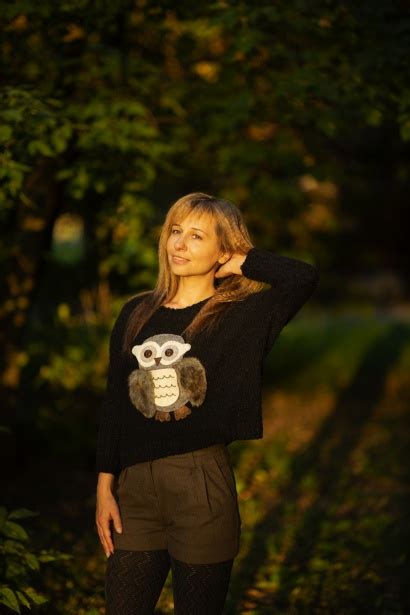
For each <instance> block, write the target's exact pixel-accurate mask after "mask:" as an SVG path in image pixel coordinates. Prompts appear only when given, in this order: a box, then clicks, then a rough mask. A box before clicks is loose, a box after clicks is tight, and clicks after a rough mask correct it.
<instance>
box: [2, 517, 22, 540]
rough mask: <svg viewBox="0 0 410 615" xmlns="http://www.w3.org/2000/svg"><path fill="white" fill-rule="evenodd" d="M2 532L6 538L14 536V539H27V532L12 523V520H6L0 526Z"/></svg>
mask: <svg viewBox="0 0 410 615" xmlns="http://www.w3.org/2000/svg"><path fill="white" fill-rule="evenodd" d="M0 531H1V533H2V534H4V535H5V536H7V537H8V538H15V539H16V540H28V534H27V532H26V530H25V529H24V528H23V527H21V525H18V523H14V522H13V521H6V523H5V524H4V525H3V526H2V527H1V528H0Z"/></svg>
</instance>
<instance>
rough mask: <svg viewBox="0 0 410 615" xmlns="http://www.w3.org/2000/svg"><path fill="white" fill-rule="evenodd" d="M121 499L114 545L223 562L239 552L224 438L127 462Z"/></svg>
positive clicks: (238, 527)
mask: <svg viewBox="0 0 410 615" xmlns="http://www.w3.org/2000/svg"><path fill="white" fill-rule="evenodd" d="M117 501H118V507H119V510H120V515H121V520H122V527H123V530H122V533H117V532H116V531H115V528H113V530H112V538H113V543H114V548H115V549H129V550H141V551H146V550H151V549H168V551H169V553H170V555H172V557H174V558H175V559H178V560H180V561H183V562H187V563H191V564H210V563H212V562H221V561H224V560H227V559H230V558H232V557H235V556H236V555H237V554H238V552H239V539H240V533H241V517H240V513H239V506H238V498H237V491H236V481H235V475H234V473H233V469H232V465H231V460H230V456H229V451H228V449H227V447H226V446H225V445H224V444H213V445H212V446H208V447H206V448H201V449H198V450H196V451H193V452H190V453H182V454H179V455H170V456H168V457H161V458H160V459H154V460H153V461H143V462H140V463H136V464H135V465H132V466H129V467H127V468H124V469H123V470H122V471H121V473H120V475H119V477H118V485H117Z"/></svg>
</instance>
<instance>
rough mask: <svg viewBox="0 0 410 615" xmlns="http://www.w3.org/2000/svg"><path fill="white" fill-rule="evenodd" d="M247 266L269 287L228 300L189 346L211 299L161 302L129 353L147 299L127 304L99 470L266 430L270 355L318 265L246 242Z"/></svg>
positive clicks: (117, 330)
mask: <svg viewBox="0 0 410 615" xmlns="http://www.w3.org/2000/svg"><path fill="white" fill-rule="evenodd" d="M241 270H242V273H243V275H244V276H246V277H247V278H250V279H253V280H258V281H260V282H267V283H268V284H269V285H270V287H269V288H266V289H263V290H262V291H260V292H257V293H253V294H251V295H250V296H249V297H247V298H246V299H245V300H242V301H237V302H234V303H233V304H231V305H230V307H229V310H228V313H227V315H226V317H225V315H224V318H223V319H222V321H221V324H220V325H219V326H218V329H217V330H216V331H214V332H213V333H212V334H211V335H206V334H205V333H203V332H200V333H199V334H198V335H197V336H194V337H193V340H192V342H191V346H190V344H187V343H186V341H185V340H184V339H183V337H182V336H181V332H182V331H183V330H184V328H185V327H186V326H187V325H188V324H189V323H190V322H191V321H192V319H193V318H194V316H195V315H196V314H197V313H198V311H199V310H200V309H201V307H202V306H203V305H205V303H206V302H207V301H208V300H209V298H207V299H203V300H202V301H199V302H197V303H194V304H193V305H190V306H188V307H185V308H170V307H165V306H161V307H160V308H158V310H157V311H156V312H155V313H154V315H153V316H152V318H151V319H150V320H149V321H148V322H147V323H146V325H145V326H144V327H143V329H142V330H141V331H140V333H139V334H138V335H137V336H136V338H135V340H134V344H135V346H133V356H132V357H127V356H126V355H122V354H121V345H122V341H123V334H124V330H125V325H126V322H127V319H128V316H129V314H130V313H131V311H132V310H133V308H134V307H135V305H136V303H137V302H138V301H141V298H140V297H134V298H133V299H130V300H128V301H127V302H126V303H125V304H124V306H123V307H122V309H121V311H120V313H119V315H118V318H117V320H116V322H115V324H114V327H113V330H112V332H111V339H110V360H109V369H108V378H107V389H106V392H105V396H104V399H103V402H102V406H101V412H100V420H99V429H98V442H97V454H96V470H97V472H109V473H112V474H115V475H117V474H118V473H119V472H120V471H121V470H122V469H123V468H125V467H127V466H130V465H132V464H134V463H137V462H140V461H147V460H152V459H157V458H159V457H165V456H167V455H175V454H178V453H184V452H189V451H193V450H196V449H198V448H202V447H205V446H209V445H211V444H215V443H218V442H224V443H226V444H228V443H229V442H232V441H233V440H250V439H258V438H262V437H263V423H262V404H261V385H262V374H263V361H264V358H265V357H266V355H267V353H268V352H269V350H270V349H271V348H272V346H273V344H274V342H275V340H276V338H277V337H278V335H279V333H280V332H281V330H282V329H283V327H284V326H285V325H286V324H287V323H288V322H289V321H290V320H291V319H292V318H293V317H294V316H295V315H296V313H297V312H298V311H299V310H300V308H301V307H302V306H303V304H304V303H305V302H306V301H307V300H308V299H309V297H310V296H311V295H312V293H313V291H314V290H315V288H316V286H317V284H318V281H319V271H318V269H317V268H316V267H315V266H313V265H310V264H308V263H306V262H304V261H301V260H297V259H293V258H289V257H286V256H281V255H278V254H275V253H273V252H271V251H269V250H265V249H261V248H251V249H250V250H249V252H248V254H247V256H246V259H245V261H244V262H243V264H242V267H241ZM155 336H156V337H155ZM148 338H150V339H148ZM155 358H156V360H155ZM183 406H186V408H188V409H189V410H191V412H190V413H189V414H187V415H186V416H184V417H183V418H179V419H178V420H177V419H176V416H178V412H175V411H178V408H180V407H183ZM189 410H188V412H189ZM156 411H158V412H165V411H169V412H170V419H171V420H167V421H159V420H156V419H155V418H154V413H155V412H156ZM161 416H164V415H161Z"/></svg>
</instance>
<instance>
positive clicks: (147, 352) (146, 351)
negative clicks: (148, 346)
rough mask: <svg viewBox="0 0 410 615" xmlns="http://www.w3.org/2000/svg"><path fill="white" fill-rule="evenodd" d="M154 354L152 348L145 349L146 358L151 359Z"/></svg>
mask: <svg viewBox="0 0 410 615" xmlns="http://www.w3.org/2000/svg"><path fill="white" fill-rule="evenodd" d="M151 356H152V350H145V351H144V357H145V358H146V359H149V358H150V357H151Z"/></svg>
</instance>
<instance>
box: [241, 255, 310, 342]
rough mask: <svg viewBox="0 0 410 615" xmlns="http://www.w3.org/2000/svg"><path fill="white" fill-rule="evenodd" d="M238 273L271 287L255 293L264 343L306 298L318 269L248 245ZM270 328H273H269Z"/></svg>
mask: <svg viewBox="0 0 410 615" xmlns="http://www.w3.org/2000/svg"><path fill="white" fill-rule="evenodd" d="M241 271H242V273H243V274H244V275H245V276H246V277H247V278H250V279H252V280H257V281H259V282H266V283H268V284H270V286H271V288H270V289H268V290H265V291H261V292H260V293H257V294H258V295H259V297H260V299H259V301H260V305H261V309H262V310H265V313H264V314H263V315H264V316H267V318H268V325H269V336H270V338H272V339H270V338H269V339H268V344H270V343H272V342H273V337H274V336H275V335H277V332H278V331H280V330H281V329H282V328H283V327H284V326H286V325H287V324H288V322H289V321H290V320H291V319H292V318H293V317H294V316H295V315H296V314H297V312H298V311H299V310H300V308H301V307H302V306H303V305H304V303H305V302H306V301H307V300H308V299H309V298H310V296H311V295H312V293H313V291H314V290H315V289H316V287H317V285H318V283H319V277H320V276H319V270H318V268H317V267H315V266H314V265H311V264H309V263H306V262H305V261H302V260H298V259H295V258H290V257H288V256H282V255H279V254H276V253H274V252H271V251H270V250H265V249H262V248H255V247H252V248H251V249H250V250H249V251H248V253H247V255H246V258H245V260H244V262H243V263H242V266H241ZM272 329H274V330H273V331H272Z"/></svg>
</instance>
